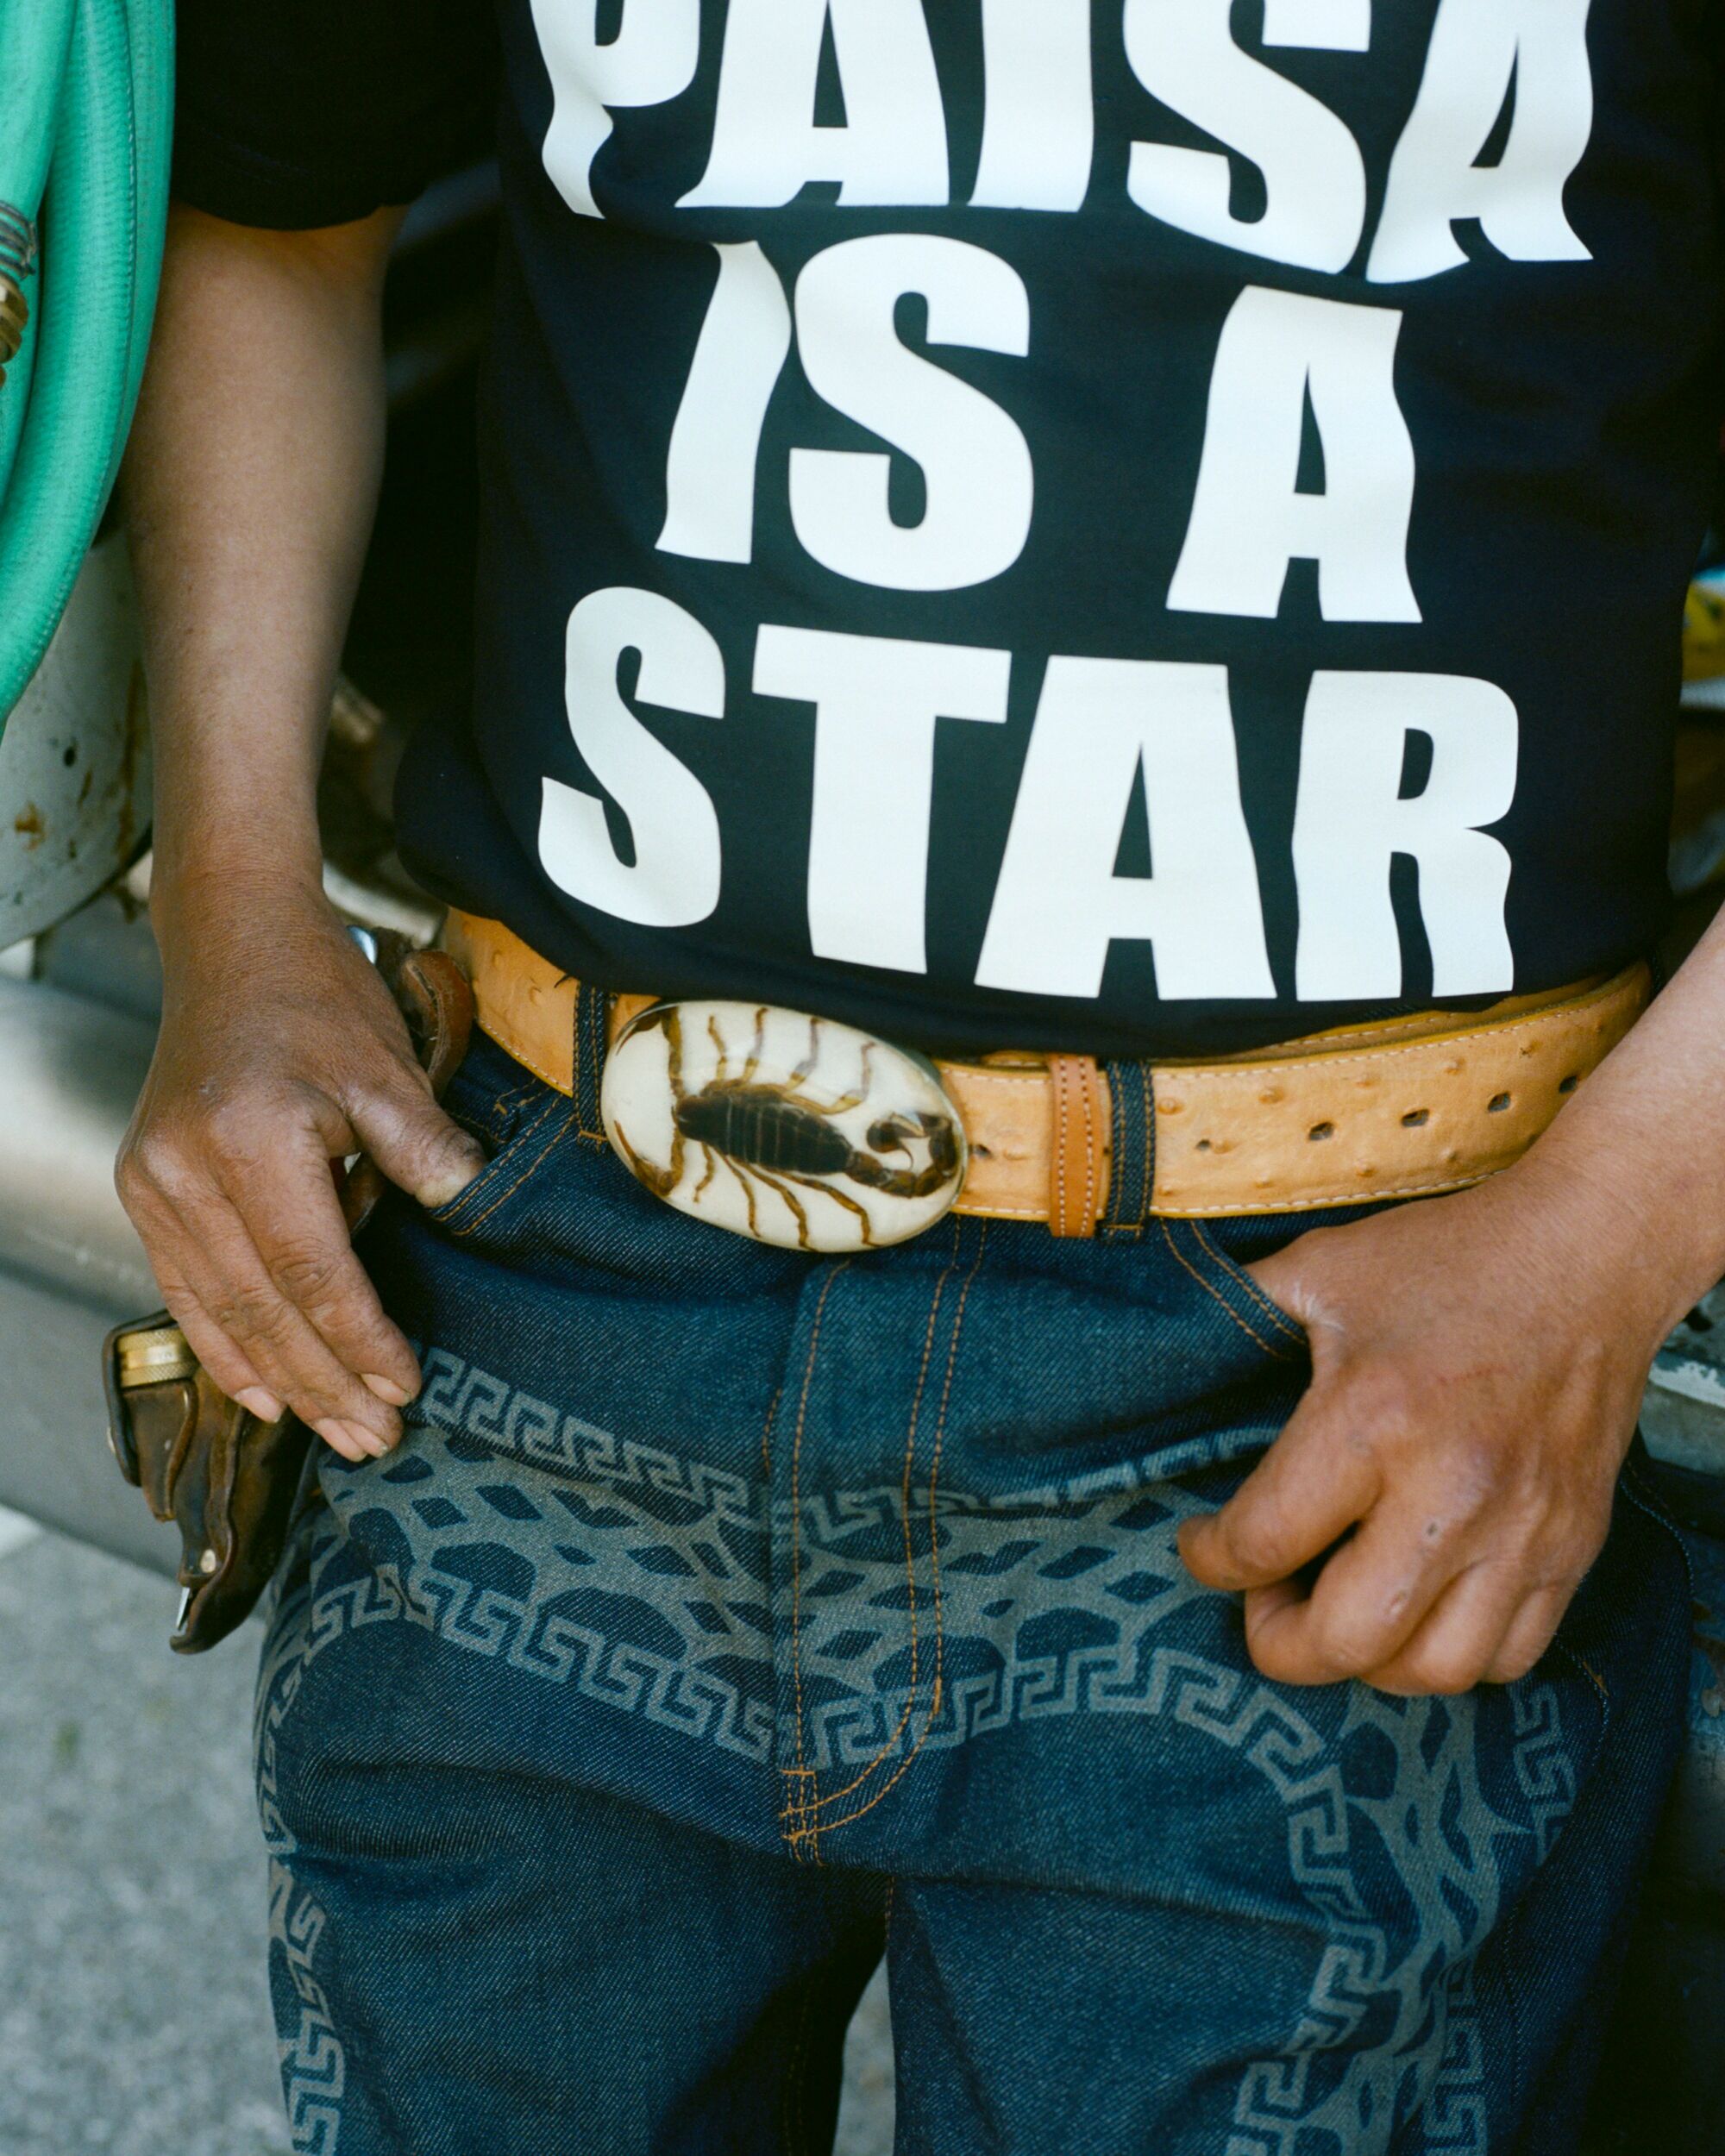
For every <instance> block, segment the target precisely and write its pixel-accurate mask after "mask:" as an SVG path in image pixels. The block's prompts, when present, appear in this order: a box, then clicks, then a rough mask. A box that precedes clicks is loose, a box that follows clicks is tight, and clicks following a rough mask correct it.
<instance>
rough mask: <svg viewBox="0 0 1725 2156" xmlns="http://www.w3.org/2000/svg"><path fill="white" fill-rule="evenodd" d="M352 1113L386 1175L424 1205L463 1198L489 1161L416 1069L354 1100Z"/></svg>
mask: <svg viewBox="0 0 1725 2156" xmlns="http://www.w3.org/2000/svg"><path fill="white" fill-rule="evenodd" d="M348 1120H349V1121H350V1122H351V1123H352V1125H353V1126H354V1136H355V1137H356V1138H358V1139H359V1141H360V1143H361V1145H362V1146H363V1147H364V1148H365V1150H366V1151H367V1153H369V1154H370V1156H371V1157H372V1158H373V1160H374V1161H375V1162H376V1163H377V1164H378V1166H379V1167H380V1169H382V1170H383V1172H384V1174H385V1175H387V1176H388V1177H389V1179H390V1181H392V1183H394V1184H396V1185H397V1186H398V1188H400V1189H403V1190H405V1191H406V1192H407V1194H409V1196H410V1197H412V1198H416V1199H417V1200H418V1201H419V1203H420V1204H421V1205H422V1206H433V1207H435V1206H446V1205H448V1204H449V1202H450V1201H451V1200H452V1199H455V1198H459V1197H460V1196H461V1193H462V1192H463V1191H464V1190H465V1189H466V1188H467V1185H468V1184H469V1183H470V1182H472V1181H473V1180H474V1177H475V1176H476V1175H478V1174H479V1173H480V1169H483V1168H484V1166H485V1165H486V1155H485V1149H484V1147H483V1146H481V1145H480V1142H479V1140H478V1139H477V1138H472V1137H470V1136H469V1135H468V1133H467V1131H464V1130H463V1129H462V1128H461V1125H460V1124H459V1123H456V1122H455V1121H454V1120H452V1119H451V1118H450V1117H449V1116H447V1115H445V1114H444V1112H443V1111H442V1108H440V1107H439V1106H438V1105H437V1103H436V1100H433V1099H432V1097H431V1094H430V1089H429V1087H426V1085H425V1084H424V1082H423V1080H422V1079H421V1078H420V1076H419V1074H418V1073H417V1072H416V1073H414V1074H413V1075H412V1076H411V1077H409V1076H408V1075H406V1074H405V1073H404V1074H403V1076H402V1080H401V1082H400V1083H399V1084H398V1085H393V1086H391V1087H389V1088H388V1090H387V1091H386V1092H381V1093H373V1094H368V1095H367V1097H366V1098H365V1099H364V1100H357V1101H355V1102H354V1103H353V1104H352V1106H350V1107H349V1108H348Z"/></svg>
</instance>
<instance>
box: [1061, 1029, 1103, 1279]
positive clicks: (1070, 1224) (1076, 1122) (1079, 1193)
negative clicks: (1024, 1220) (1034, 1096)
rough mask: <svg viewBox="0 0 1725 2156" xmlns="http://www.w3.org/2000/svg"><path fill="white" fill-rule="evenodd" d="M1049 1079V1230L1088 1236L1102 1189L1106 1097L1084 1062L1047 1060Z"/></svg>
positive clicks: (1089, 1064)
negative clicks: (1051, 1105)
mask: <svg viewBox="0 0 1725 2156" xmlns="http://www.w3.org/2000/svg"><path fill="white" fill-rule="evenodd" d="M1048 1075H1049V1078H1050V1080H1051V1083H1052V1086H1053V1091H1054V1129H1053V1132H1052V1143H1051V1145H1050V1147H1049V1187H1048V1225H1049V1228H1050V1230H1051V1232H1053V1233H1054V1234H1056V1235H1059V1236H1076V1237H1089V1236H1093V1235H1095V1232H1096V1220H1097V1217H1098V1215H1099V1214H1100V1213H1101V1211H1102V1208H1103V1204H1104V1201H1105V1195H1106V1192H1107V1174H1108V1122H1109V1116H1108V1095H1107V1090H1106V1089H1105V1087H1103V1084H1102V1080H1101V1073H1100V1071H1099V1070H1098V1069H1097V1068H1096V1065H1095V1062H1094V1061H1093V1060H1092V1058H1091V1057H1089V1056H1050V1057H1049V1059H1048Z"/></svg>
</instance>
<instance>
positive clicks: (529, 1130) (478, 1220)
mask: <svg viewBox="0 0 1725 2156" xmlns="http://www.w3.org/2000/svg"><path fill="white" fill-rule="evenodd" d="M561 1100H562V1095H561V1094H556V1093H554V1094H552V1095H551V1098H550V1099H549V1100H548V1101H547V1102H546V1103H545V1105H544V1106H543V1108H541V1109H540V1111H539V1112H538V1114H537V1115H536V1116H535V1117H534V1119H533V1120H532V1121H531V1122H530V1124H529V1125H527V1127H526V1129H525V1130H524V1131H520V1132H519V1133H518V1134H517V1136H516V1137H514V1138H511V1139H510V1141H509V1143H510V1144H511V1145H520V1144H524V1143H525V1142H526V1140H527V1139H529V1138H531V1137H532V1135H533V1133H534V1132H535V1131H536V1130H537V1129H538V1128H539V1126H540V1125H541V1124H542V1123H543V1122H544V1121H545V1119H546V1118H547V1117H548V1116H549V1114H550V1113H551V1112H552V1110H553V1109H554V1108H555V1107H557V1106H559V1105H560V1103H561ZM562 1135H563V1128H562V1126H560V1127H559V1128H558V1129H557V1130H556V1131H554V1132H553V1134H552V1138H551V1143H550V1144H549V1145H547V1146H544V1147H543V1148H542V1150H540V1151H538V1152H537V1153H536V1154H535V1155H534V1156H533V1158H532V1159H531V1160H530V1162H529V1163H527V1165H526V1167H525V1168H524V1169H522V1171H521V1173H520V1174H519V1175H517V1177H516V1179H515V1181H513V1182H512V1183H511V1185H510V1186H509V1188H508V1189H507V1190H502V1191H499V1193H498V1194H497V1196H496V1197H495V1198H493V1199H492V1201H491V1203H490V1204H489V1205H488V1206H486V1209H485V1211H484V1212H483V1213H475V1214H474V1217H473V1219H471V1220H457V1219H455V1217H454V1216H453V1214H447V1215H446V1216H445V1217H444V1221H443V1225H444V1226H445V1227H447V1228H448V1229H449V1232H450V1234H451V1235H471V1234H472V1233H473V1232H474V1229H475V1228H477V1227H480V1226H481V1225H483V1224H484V1223H485V1222H486V1221H487V1220H489V1219H490V1218H491V1216H492V1213H495V1212H496V1211H497V1209H498V1207H499V1206H500V1205H501V1204H502V1203H503V1202H504V1200H505V1199H506V1198H511V1197H513V1196H514V1194H515V1193H516V1192H517V1190H519V1189H520V1188H521V1186H522V1184H523V1183H524V1182H525V1181H527V1178H528V1177H529V1176H530V1175H531V1174H532V1173H533V1171H534V1169H536V1168H537V1167H538V1165H539V1163H541V1162H542V1161H543V1159H544V1158H545V1157H546V1155H547V1154H549V1153H550V1152H552V1151H553V1150H555V1146H556V1144H557V1141H558V1140H559V1139H560V1138H561V1137H562ZM465 1195H466V1193H465V1192H462V1193H460V1194H457V1195H456V1196H455V1198H454V1199H452V1200H451V1201H450V1203H451V1205H452V1206H458V1205H460V1203H461V1199H462V1197H464V1196H465Z"/></svg>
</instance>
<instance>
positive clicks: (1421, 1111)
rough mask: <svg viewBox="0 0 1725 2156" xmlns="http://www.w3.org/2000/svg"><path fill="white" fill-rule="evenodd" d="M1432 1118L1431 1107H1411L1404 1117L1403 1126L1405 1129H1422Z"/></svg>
mask: <svg viewBox="0 0 1725 2156" xmlns="http://www.w3.org/2000/svg"><path fill="white" fill-rule="evenodd" d="M1431 1119H1432V1112H1431V1110H1430V1109H1429V1108H1409V1109H1408V1112H1407V1114H1406V1115H1404V1116H1403V1117H1402V1129H1403V1130H1404V1131H1421V1130H1423V1129H1424V1128H1425V1126H1426V1125H1427V1124H1428V1123H1429V1122H1430V1121H1431Z"/></svg>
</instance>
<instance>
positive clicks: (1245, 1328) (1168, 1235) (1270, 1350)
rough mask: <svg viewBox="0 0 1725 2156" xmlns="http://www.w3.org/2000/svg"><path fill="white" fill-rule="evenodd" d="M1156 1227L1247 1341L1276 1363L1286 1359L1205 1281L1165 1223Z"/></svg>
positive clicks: (1188, 1270) (1208, 1281)
mask: <svg viewBox="0 0 1725 2156" xmlns="http://www.w3.org/2000/svg"><path fill="white" fill-rule="evenodd" d="M1157 1226H1158V1227H1159V1228H1160V1229H1161V1230H1162V1232H1163V1237H1164V1240H1165V1241H1166V1242H1167V1244H1168V1247H1169V1249H1170V1250H1172V1251H1173V1253H1174V1255H1175V1257H1176V1259H1177V1260H1178V1261H1179V1263H1180V1264H1181V1265H1182V1267H1183V1268H1184V1269H1185V1270H1186V1271H1187V1272H1189V1273H1190V1275H1192V1277H1193V1279H1194V1280H1195V1281H1196V1282H1197V1283H1198V1285H1199V1286H1200V1287H1201V1288H1202V1289H1203V1291H1204V1293H1205V1294H1207V1295H1210V1296H1213V1297H1214V1299H1215V1300H1216V1302H1217V1303H1218V1304H1219V1305H1220V1307H1221V1308H1222V1309H1224V1310H1226V1312H1227V1313H1228V1315H1229V1317H1231V1318H1232V1319H1233V1321H1234V1323H1235V1324H1236V1325H1237V1326H1239V1329H1240V1331H1241V1332H1244V1333H1245V1336H1246V1338H1248V1339H1249V1340H1255V1341H1256V1342H1257V1344H1258V1346H1259V1347H1261V1348H1262V1349H1263V1350H1264V1353H1265V1354H1266V1355H1273V1356H1274V1357H1276V1359H1277V1362H1284V1361H1285V1360H1286V1359H1287V1358H1286V1357H1284V1356H1283V1352H1282V1351H1281V1349H1280V1348H1279V1347H1277V1345H1276V1344H1274V1343H1273V1342H1272V1341H1270V1340H1266V1339H1265V1338H1264V1336H1263V1334H1262V1333H1259V1332H1254V1331H1253V1330H1252V1328H1251V1326H1249V1325H1248V1324H1247V1323H1246V1321H1245V1319H1244V1318H1243V1317H1241V1315H1240V1313H1239V1311H1238V1310H1236V1309H1235V1308H1234V1307H1233V1304H1232V1303H1231V1302H1230V1301H1229V1300H1228V1299H1227V1297H1226V1295H1225V1294H1223V1293H1222V1291H1221V1289H1220V1288H1218V1287H1217V1285H1216V1283H1215V1282H1214V1281H1213V1280H1206V1279H1205V1277H1204V1275H1202V1274H1201V1272H1200V1271H1199V1270H1198V1268H1197V1267H1196V1266H1195V1264H1194V1263H1192V1261H1191V1259H1190V1258H1189V1257H1187V1256H1186V1254H1185V1252H1184V1251H1183V1250H1182V1249H1181V1248H1180V1245H1179V1244H1177V1243H1176V1241H1175V1240H1174V1232H1173V1230H1172V1229H1171V1228H1170V1226H1169V1225H1168V1223H1167V1221H1166V1220H1158V1221H1157Z"/></svg>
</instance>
